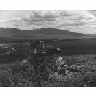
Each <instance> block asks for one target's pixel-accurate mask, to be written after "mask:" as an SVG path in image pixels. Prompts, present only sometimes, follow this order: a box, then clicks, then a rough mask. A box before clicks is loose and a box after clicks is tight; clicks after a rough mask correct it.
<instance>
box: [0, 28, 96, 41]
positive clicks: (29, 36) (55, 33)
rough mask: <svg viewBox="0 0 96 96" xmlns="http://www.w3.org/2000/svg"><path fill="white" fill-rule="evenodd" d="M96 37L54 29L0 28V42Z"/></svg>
mask: <svg viewBox="0 0 96 96" xmlns="http://www.w3.org/2000/svg"><path fill="white" fill-rule="evenodd" d="M95 36H96V35H92V34H90V35H89V34H82V33H76V32H70V31H68V30H60V29H56V28H41V29H35V30H20V29H17V28H0V40H19V39H20V40H21V39H25V40H35V39H81V38H93V37H95Z"/></svg>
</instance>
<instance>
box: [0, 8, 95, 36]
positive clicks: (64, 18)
mask: <svg viewBox="0 0 96 96" xmlns="http://www.w3.org/2000/svg"><path fill="white" fill-rule="evenodd" d="M0 27H4V28H19V29H21V30H33V29H37V28H58V29H61V30H69V31H72V32H78V33H84V34H96V30H95V29H96V11H95V10H0Z"/></svg>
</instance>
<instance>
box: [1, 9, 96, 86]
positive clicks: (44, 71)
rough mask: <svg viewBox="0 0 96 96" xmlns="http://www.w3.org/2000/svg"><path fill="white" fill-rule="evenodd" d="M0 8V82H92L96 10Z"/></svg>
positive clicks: (94, 79) (94, 81)
mask: <svg viewBox="0 0 96 96" xmlns="http://www.w3.org/2000/svg"><path fill="white" fill-rule="evenodd" d="M0 14H1V15H0V86H1V87H33V86H34V87H96V11H93V10H90V11H89V10H78V11H75V10H62V11H61V10H46V11H45V10H41V11H40V10H34V11H33V10H26V11H25V10H14V11H9V10H1V11H0ZM59 57H61V58H62V60H61V59H60V60H61V61H60V62H59ZM62 62H63V63H62ZM61 63H62V66H61V65H60V64H61Z"/></svg>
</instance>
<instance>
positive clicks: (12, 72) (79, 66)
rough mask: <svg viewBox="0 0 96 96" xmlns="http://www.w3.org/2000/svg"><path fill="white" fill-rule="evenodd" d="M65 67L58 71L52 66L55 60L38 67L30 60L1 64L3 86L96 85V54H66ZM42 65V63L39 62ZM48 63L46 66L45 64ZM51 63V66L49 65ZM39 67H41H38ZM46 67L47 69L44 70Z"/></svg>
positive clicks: (1, 82) (1, 83) (0, 80)
mask: <svg viewBox="0 0 96 96" xmlns="http://www.w3.org/2000/svg"><path fill="white" fill-rule="evenodd" d="M63 60H64V61H65V64H64V65H65V67H63V70H62V71H60V72H58V71H55V70H53V69H52V68H51V67H50V66H51V65H53V64H54V60H53V61H51V60H49V61H50V62H49V61H48V60H47V61H46V62H44V63H42V66H43V67H42V69H41V71H40V70H39V71H38V72H36V69H35V68H34V67H33V66H32V65H34V64H35V63H34V62H33V63H34V64H33V63H32V62H31V63H32V64H29V62H26V63H24V62H23V63H22V62H20V61H19V62H14V63H9V64H1V65H0V86H1V87H95V86H96V55H74V56H64V57H63ZM39 65H40V64H39ZM45 65H46V66H45ZM47 65H48V66H47ZM49 65H50V66H49ZM38 68H39V67H38ZM44 69H45V70H44Z"/></svg>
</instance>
